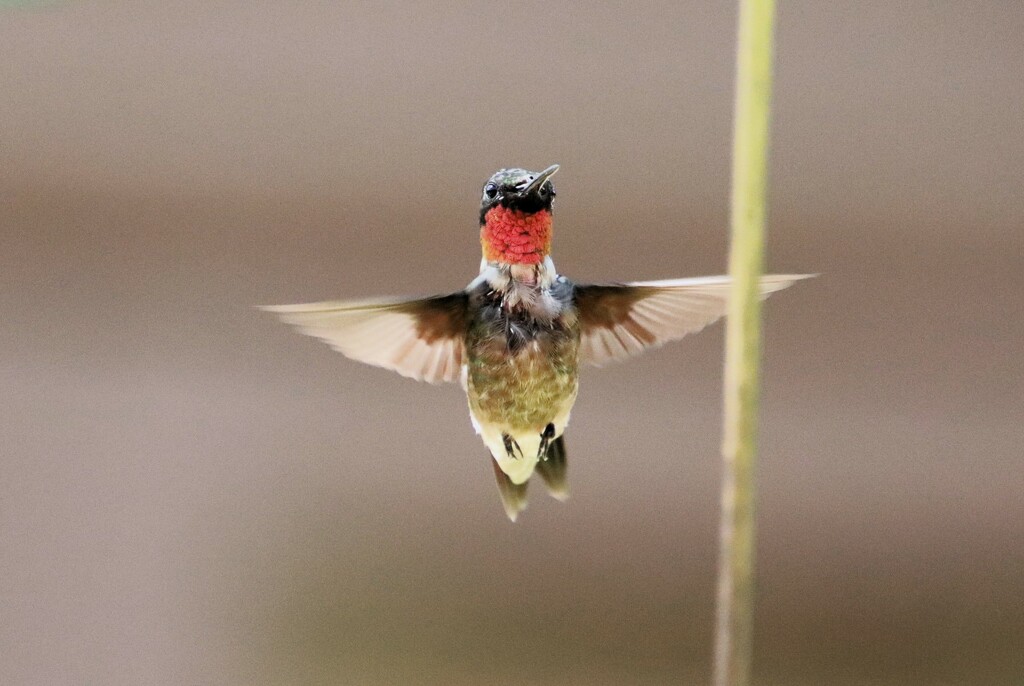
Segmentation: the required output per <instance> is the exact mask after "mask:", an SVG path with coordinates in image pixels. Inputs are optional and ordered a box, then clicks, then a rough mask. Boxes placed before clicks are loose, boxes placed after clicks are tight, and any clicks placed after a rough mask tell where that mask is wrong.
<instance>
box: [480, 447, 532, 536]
mask: <svg viewBox="0 0 1024 686" xmlns="http://www.w3.org/2000/svg"><path fill="white" fill-rule="evenodd" d="M488 461H489V462H490V463H491V466H492V467H494V478H495V480H496V481H497V482H498V494H499V495H500V496H501V504H502V505H503V506H504V508H505V514H506V515H508V518H509V519H511V520H512V521H513V522H514V521H516V517H518V516H519V513H520V512H522V511H523V510H525V509H526V486H527V483H528V482H525V483H521V484H516V483H512V479H510V478H509V477H508V474H506V473H505V472H503V471H501V467H499V466H498V463H497V462H496V461H495V460H494V459H493V458H492V459H490V460H488Z"/></svg>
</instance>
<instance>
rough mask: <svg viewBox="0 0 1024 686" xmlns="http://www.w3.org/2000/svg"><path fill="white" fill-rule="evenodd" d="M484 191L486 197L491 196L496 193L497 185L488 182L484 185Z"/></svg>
mask: <svg viewBox="0 0 1024 686" xmlns="http://www.w3.org/2000/svg"><path fill="white" fill-rule="evenodd" d="M484 193H485V194H486V195H487V197H488V198H493V197H494V196H496V195H497V194H498V187H497V186H495V185H494V184H493V183H489V184H487V185H486V186H484Z"/></svg>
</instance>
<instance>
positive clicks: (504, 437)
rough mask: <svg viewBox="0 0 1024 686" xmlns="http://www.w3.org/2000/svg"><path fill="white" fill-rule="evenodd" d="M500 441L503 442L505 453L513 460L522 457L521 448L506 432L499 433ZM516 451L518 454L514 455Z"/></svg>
mask: <svg viewBox="0 0 1024 686" xmlns="http://www.w3.org/2000/svg"><path fill="white" fill-rule="evenodd" d="M501 441H502V443H504V444H505V454H506V455H508V456H509V457H510V458H512V459H513V460H518V459H520V458H522V457H523V449H522V448H520V447H519V443H518V442H517V441H516V439H514V438H512V437H511V436H509V435H508V434H505V433H503V434H501ZM516 451H519V455H518V456H517V455H516Z"/></svg>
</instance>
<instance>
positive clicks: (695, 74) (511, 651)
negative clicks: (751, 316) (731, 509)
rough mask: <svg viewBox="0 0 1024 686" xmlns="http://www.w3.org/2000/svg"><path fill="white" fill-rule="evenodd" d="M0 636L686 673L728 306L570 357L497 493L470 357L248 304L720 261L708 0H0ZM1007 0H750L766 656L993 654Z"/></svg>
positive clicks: (6, 643) (387, 665)
mask: <svg viewBox="0 0 1024 686" xmlns="http://www.w3.org/2000/svg"><path fill="white" fill-rule="evenodd" d="M4 4H5V5H6V7H5V8H4V9H3V10H2V13H0V94H2V95H0V160H2V164H0V201H2V205H0V317H2V322H3V324H2V326H0V617H2V620H0V656H2V658H0V682H2V683H4V684H19V685H21V684H47V685H52V684H185V683H191V684H255V685H261V684H467V685H470V684H505V683H523V684H542V685H546V684H552V685H553V684H588V685H589V684H594V685H602V684H674V683H701V682H706V680H707V678H708V676H709V673H710V653H711V638H712V629H713V600H714V599H713V595H714V577H715V567H716V554H717V519H718V483H719V474H720V469H719V462H718V457H717V453H718V442H719V436H720V430H721V429H720V386H721V359H722V329H721V326H720V325H718V326H716V327H714V328H712V329H709V330H708V331H706V332H704V333H702V334H701V335H699V336H697V337H694V338H692V339H689V340H686V341H684V342H682V343H680V344H677V345H672V346H669V347H666V348H664V349H661V350H659V351H657V352H654V353H651V354H648V355H646V356H645V357H642V358H639V359H636V360H634V361H632V362H630V363H628V364H623V365H620V366H615V367H611V368H607V369H604V370H588V373H587V374H586V375H585V377H584V379H583V387H582V393H581V397H580V401H579V403H578V405H577V408H576V412H575V415H574V420H573V424H572V426H571V430H570V433H569V435H568V446H569V450H570V460H571V472H572V473H571V477H572V489H573V493H574V495H573V498H572V500H571V501H570V502H569V503H567V504H565V505H563V504H560V503H557V502H555V501H553V500H551V499H550V498H548V497H547V496H546V495H544V494H543V489H541V488H536V487H535V488H534V489H533V491H534V492H533V502H532V505H531V507H530V509H529V510H528V511H527V512H526V513H525V515H524V516H523V517H522V518H521V519H520V521H519V523H518V524H516V525H511V524H510V523H509V522H508V521H506V520H505V517H504V515H503V514H502V511H501V508H500V505H499V502H498V497H497V493H496V489H495V486H494V484H493V477H492V475H491V468H490V466H489V465H488V464H487V462H486V460H487V457H486V454H485V452H484V449H483V448H482V446H481V444H480V442H479V440H478V439H477V438H476V436H474V434H473V432H472V430H471V427H470V424H469V421H468V418H467V413H466V410H465V405H464V399H463V397H462V395H461V392H460V390H459V389H458V388H457V387H454V386H449V387H430V386H426V385H418V384H416V383H414V382H411V381H408V380H405V379H402V378H400V377H398V376H397V375H393V374H390V373H387V372H384V371H382V370H379V369H374V368H369V367H363V366H360V365H357V364H355V363H352V362H350V361H348V360H346V359H344V358H343V357H341V356H339V355H337V354H335V353H332V352H331V351H330V350H329V349H328V348H327V347H326V346H323V345H321V344H319V343H318V342H316V341H314V340H312V339H306V338H302V337H299V336H297V335H295V334H294V333H292V332H291V331H289V330H288V329H287V328H286V327H284V326H282V325H280V324H279V323H277V322H276V321H274V320H273V319H272V318H270V317H268V316H266V315H263V314H261V313H259V312H257V311H256V310H254V309H253V307H252V306H253V305H255V304H259V303H287V302H297V301H300V302H301V301H308V300H318V299H325V298H336V297H362V296H370V295H374V294H417V293H420V294H429V293H436V292H444V291H449V290H454V289H456V288H459V287H461V286H462V285H464V284H465V283H466V282H468V281H469V279H470V278H471V277H472V276H473V275H474V274H475V272H476V269H477V265H478V259H479V252H478V250H479V246H478V243H477V237H476V233H477V227H476V208H477V202H478V193H479V188H480V184H481V183H482V182H483V180H484V179H486V177H487V176H488V175H489V174H490V173H491V172H493V171H494V170H495V169H497V168H499V167H502V166H513V165H516V166H519V165H521V166H526V167H530V168H542V167H544V166H546V165H548V164H550V163H552V162H558V163H560V164H561V165H562V171H561V173H560V174H559V175H558V177H557V179H556V185H557V188H558V191H559V198H558V203H557V208H556V212H557V219H556V237H555V251H556V252H555V258H556V261H557V263H558V265H559V267H560V269H561V270H562V271H563V272H564V273H566V274H569V275H571V276H572V277H574V278H576V279H577V280H584V281H587V280H591V281H602V280H628V279H641V278H648V279H654V278H669V277H677V276H687V275H700V274H709V273H719V272H721V271H722V270H723V269H724V265H725V262H726V253H727V240H726V227H727V223H728V216H727V207H728V183H729V168H728V164H729V155H730V127H731V124H730V116H731V104H732V103H731V100H732V87H733V61H734V60H733V51H734V27H735V20H736V17H735V9H734V7H733V6H732V3H711V2H708V3H698V2H665V3H649V4H640V5H626V4H623V5H620V6H610V5H609V6H600V7H599V6H594V5H586V4H583V3H579V4H563V3H558V2H519V3H514V4H500V3H488V2H465V3H446V4H441V3H439V4H437V5H427V4H413V3H397V4H393V3H378V2H367V3H334V2H326V1H324V2H276V3H270V2H226V1H221V0H204V1H203V2H198V1H183V2H173V3H168V2H155V1H151V0H139V1H136V2H67V3H54V2H50V3H35V4H25V3H21V4H20V5H19V4H18V3H4ZM1022 35H1024V5H1021V4H1020V3H1016V2H1001V1H992V2H975V3H934V2H912V3H889V2H875V1H868V2H847V3H824V2H815V1H811V0H804V1H801V2H797V1H787V2H782V3H780V7H779V30H778V63H777V97H776V107H775V125H774V151H773V160H772V177H773V180H772V212H771V214H772V217H771V232H770V255H769V266H770V268H771V269H772V270H774V271H782V272H820V273H821V277H820V278H818V279H816V280H815V281H813V282H808V283H802V284H799V285H797V286H795V287H793V288H792V289H790V290H788V291H786V292H785V293H783V294H780V295H778V296H776V297H774V298H772V300H771V301H770V302H769V304H768V306H767V308H766V315H767V322H766V332H765V344H766V352H765V357H766V359H765V363H766V369H765V395H764V413H763V422H764V428H763V441H762V447H763V453H762V458H761V465H760V513H759V515H760V517H759V527H760V541H759V553H758V568H759V589H758V595H759V600H758V607H757V624H756V626H757V646H756V660H755V662H756V665H755V668H756V682H757V683H758V684H821V683H828V684H871V685H873V686H874V685H881V684H1021V683H1024V575H1022V572H1024V499H1022V497H1021V493H1022V490H1024V471H1022V464H1021V456H1022V447H1021V446H1022V444H1024V427H1022V420H1024V374H1022V356H1021V353H1022V342H1024V305H1022V302H1024V299H1022V295H1024V274H1022V272H1024V270H1022V255H1024V237H1022V229H1024V193H1022V191H1021V183H1022V178H1024V126H1022V121H1024V119H1022V112H1024V79H1022V78H1021V74H1022V72H1024V47H1022V41H1021V36H1022Z"/></svg>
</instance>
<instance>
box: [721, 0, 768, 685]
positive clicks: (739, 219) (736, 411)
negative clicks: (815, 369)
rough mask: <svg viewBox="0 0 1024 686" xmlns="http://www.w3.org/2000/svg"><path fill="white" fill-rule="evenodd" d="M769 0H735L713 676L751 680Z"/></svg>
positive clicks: (732, 680)
mask: <svg viewBox="0 0 1024 686" xmlns="http://www.w3.org/2000/svg"><path fill="white" fill-rule="evenodd" d="M774 13H775V2H774V0H740V16H739V41H738V47H737V70H736V73H737V77H736V113H735V122H734V129H733V159H732V163H733V177H732V220H731V221H732V227H731V247H730V255H729V274H730V275H731V276H732V279H733V289H732V293H731V297H730V301H729V319H728V322H727V325H726V327H727V328H726V344H725V348H726V350H725V391H724V395H725V398H724V430H723V439H722V458H723V466H724V474H723V480H722V518H721V528H720V537H721V540H720V546H721V547H720V553H719V571H718V611H717V622H716V623H717V626H716V630H715V664H714V683H715V684H716V686H745V685H746V684H749V683H750V673H751V660H752V657H753V618H754V551H755V545H754V532H755V526H754V515H755V497H754V496H755V471H756V466H757V461H756V457H757V451H756V439H757V411H758V395H759V391H760V369H759V367H760V352H761V351H760V339H761V299H760V296H759V281H760V277H761V273H762V271H763V269H764V266H763V265H764V232H765V231H764V226H765V215H766V209H767V200H766V188H767V173H768V170H767V160H768V126H769V109H770V103H771V90H772V49H773V45H772V33H773V20H774Z"/></svg>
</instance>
